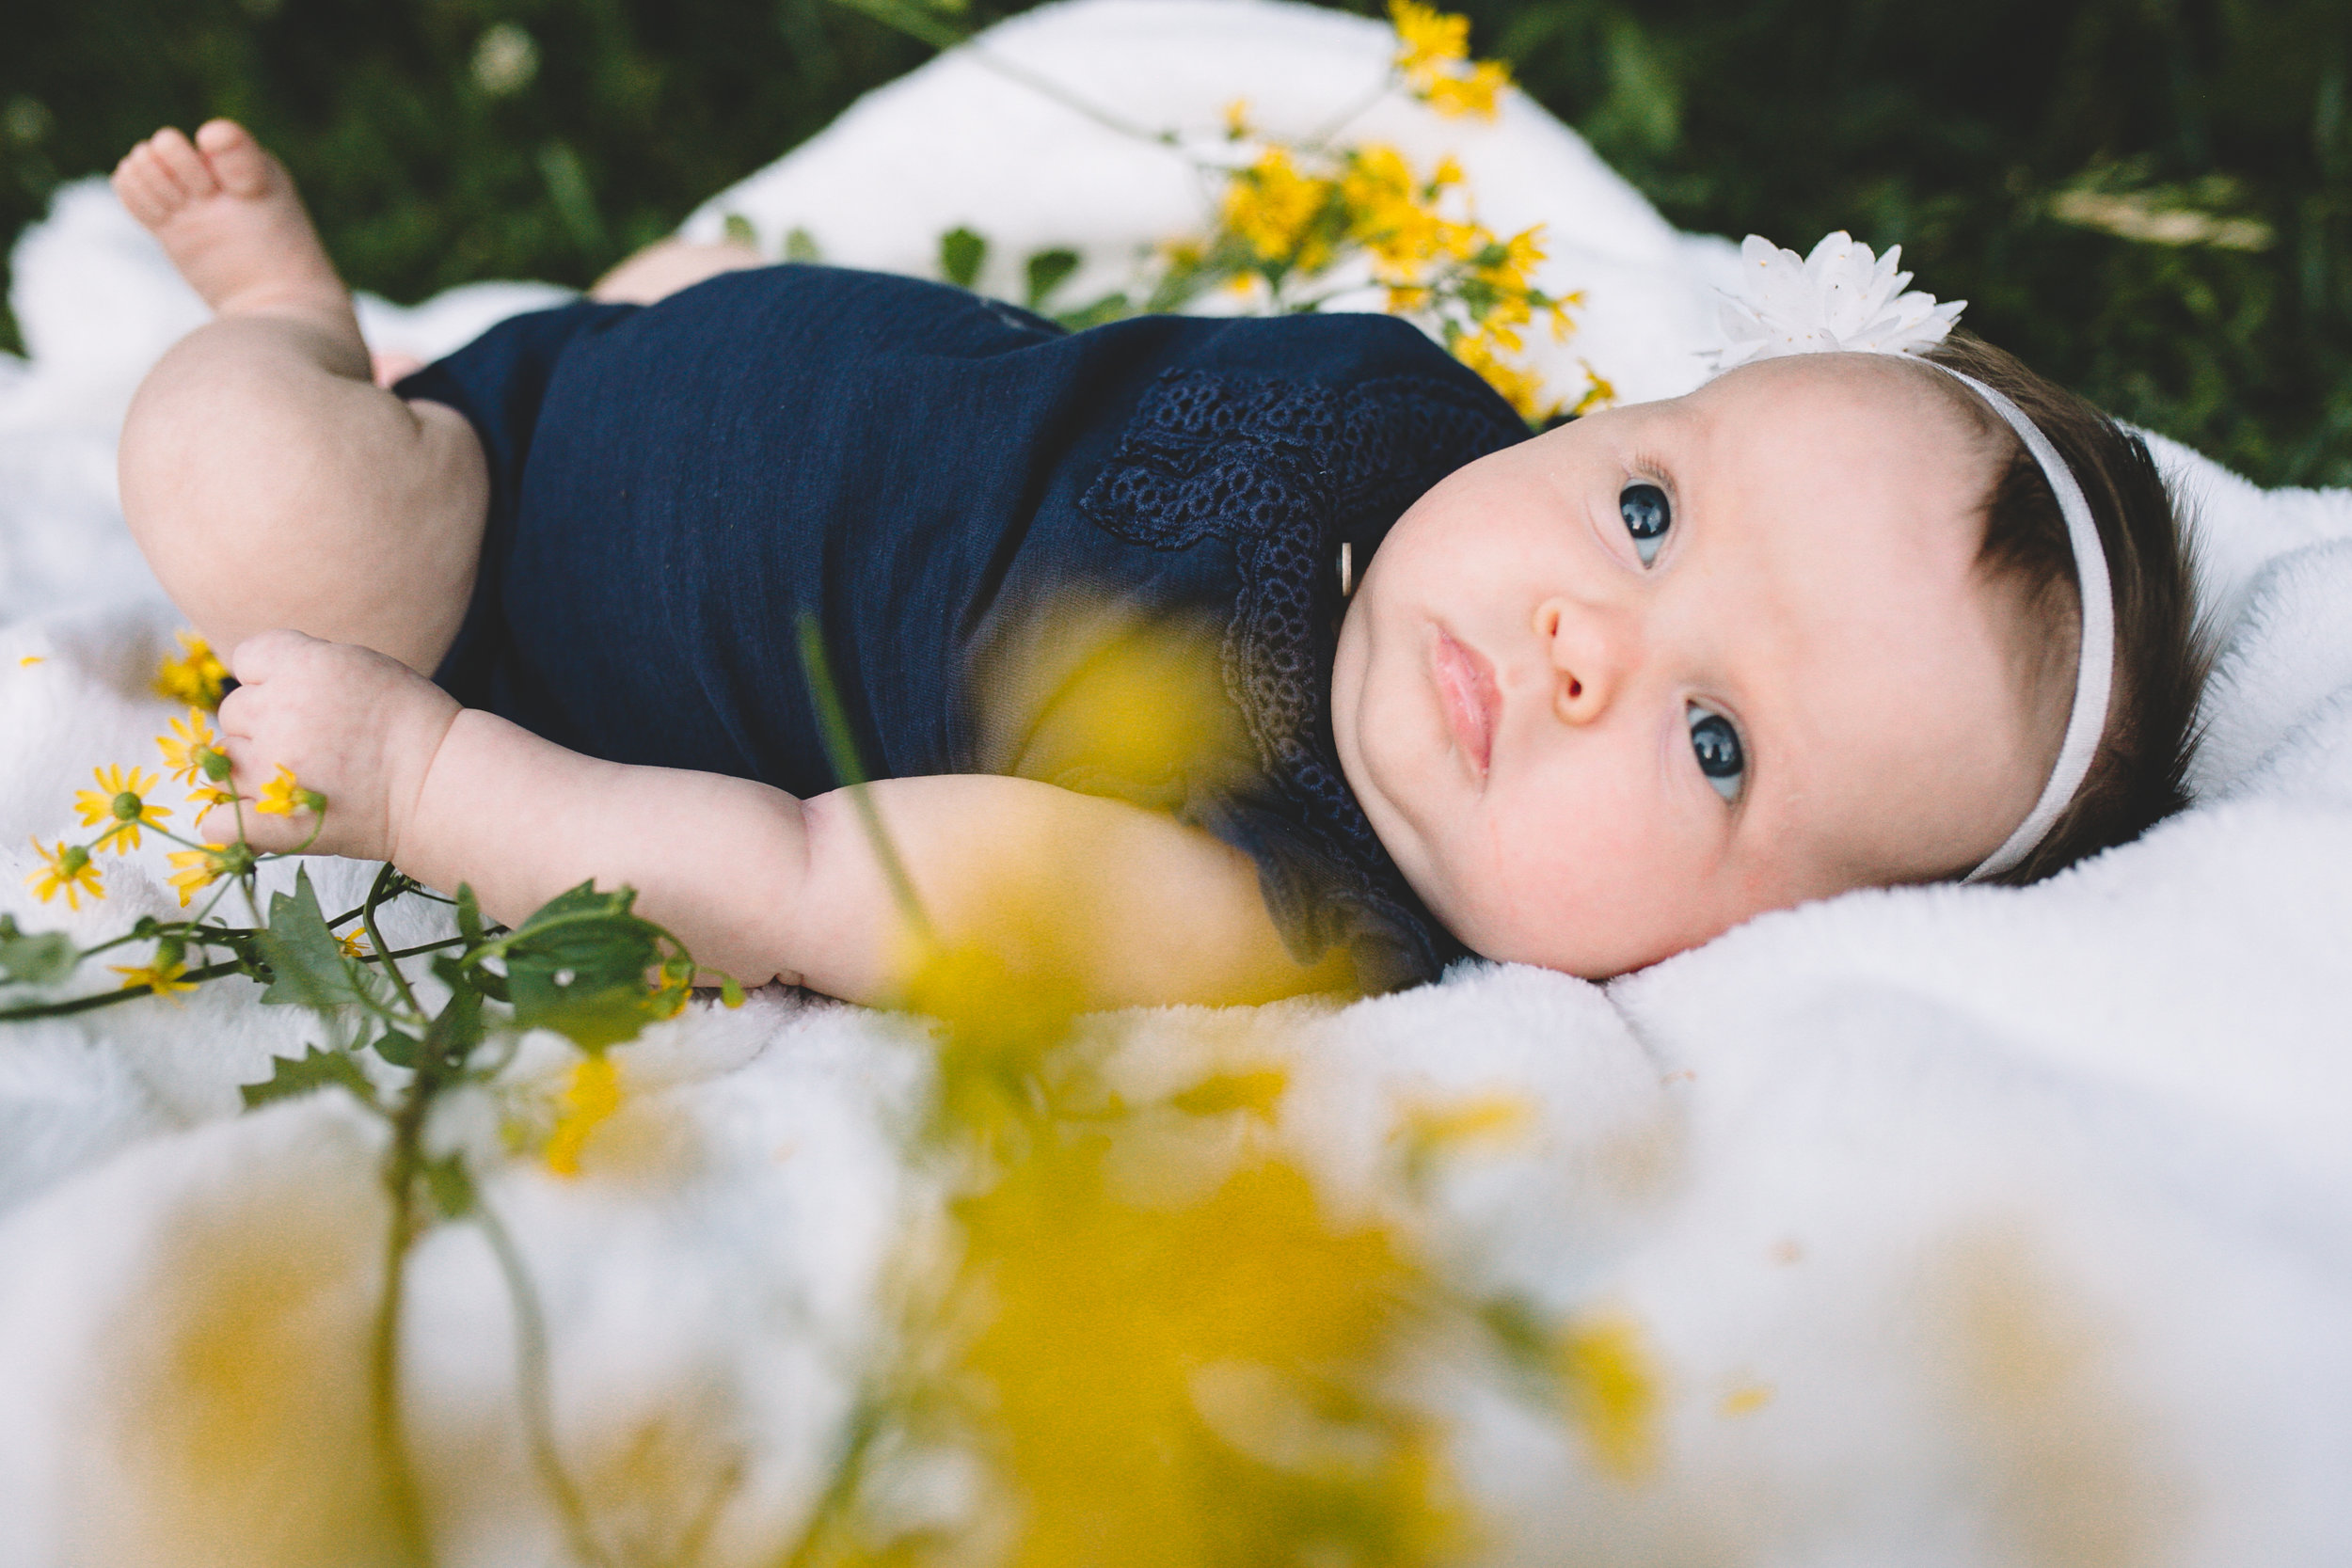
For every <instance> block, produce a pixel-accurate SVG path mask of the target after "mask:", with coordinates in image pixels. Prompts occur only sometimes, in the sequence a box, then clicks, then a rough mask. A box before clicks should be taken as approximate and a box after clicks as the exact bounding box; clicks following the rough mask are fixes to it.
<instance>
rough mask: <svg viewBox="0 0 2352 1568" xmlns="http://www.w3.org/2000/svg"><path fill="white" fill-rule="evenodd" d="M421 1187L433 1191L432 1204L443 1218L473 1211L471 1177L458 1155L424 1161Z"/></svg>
mask: <svg viewBox="0 0 2352 1568" xmlns="http://www.w3.org/2000/svg"><path fill="white" fill-rule="evenodd" d="M424 1190H425V1191H426V1192H428V1193H430V1194H432V1195H433V1206H434V1207H435V1208H437V1209H438V1210H439V1211H440V1212H441V1213H442V1215H443V1216H444V1217H446V1218H449V1219H453V1220H462V1219H464V1218H465V1217H466V1216H467V1215H468V1214H470V1213H472V1212H473V1206H474V1188H473V1177H472V1175H471V1174H470V1173H469V1172H468V1171H467V1169H466V1162H465V1160H464V1159H463V1157H461V1156H459V1155H455V1154H452V1155H449V1156H447V1157H445V1158H443V1159H439V1160H427V1161H425V1162H424Z"/></svg>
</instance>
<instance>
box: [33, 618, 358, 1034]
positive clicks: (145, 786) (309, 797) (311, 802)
mask: <svg viewBox="0 0 2352 1568" xmlns="http://www.w3.org/2000/svg"><path fill="white" fill-rule="evenodd" d="M180 647H181V655H180V657H177V658H167V659H165V660H164V661H163V663H162V665H161V666H160V667H159V668H158V669H157V670H156V672H155V689H156V690H157V691H158V692H160V693H162V694H163V695H165V696H168V697H173V698H176V699H178V700H181V701H183V702H186V703H187V704H189V708H188V712H187V716H186V717H185V718H182V719H174V720H172V721H171V724H170V728H169V730H168V731H167V733H165V734H163V735H159V736H156V737H155V749H156V751H157V752H158V753H160V754H161V756H162V758H163V764H164V770H165V773H166V775H167V776H168V777H169V778H170V779H171V780H172V782H173V783H175V784H182V785H184V786H186V787H187V789H188V794H189V800H191V802H192V803H193V804H194V805H195V806H196V807H197V809H198V810H199V812H201V811H202V810H203V809H205V808H207V807H210V806H217V805H229V804H231V803H233V802H235V801H237V800H241V799H243V797H240V796H238V795H237V794H235V793H234V792H233V791H232V790H230V789H229V788H228V787H226V786H227V784H228V783H229V778H230V773H231V772H232V771H233V769H232V768H231V767H230V761H229V756H228V753H227V752H223V751H222V750H221V748H220V737H219V736H217V735H216V734H215V733H214V730H213V726H212V721H211V720H210V718H209V717H207V714H208V711H209V710H210V709H212V708H215V707H217V706H218V705H220V688H221V683H222V682H223V681H224V680H226V679H227V678H228V671H227V670H225V669H223V668H222V667H221V662H220V660H219V659H217V658H215V657H213V651H212V649H211V648H209V647H207V646H206V645H205V643H204V640H203V639H202V638H200V637H196V636H193V635H191V634H189V633H187V632H182V633H181V634H180ZM91 779H92V782H93V783H95V784H97V786H98V787H97V788H95V789H85V790H81V791H78V792H76V794H75V795H74V797H73V809H74V811H75V812H77V813H78V814H79V815H80V816H81V820H82V826H83V827H85V828H97V829H99V832H98V835H97V836H96V837H95V838H93V839H91V840H90V841H89V842H88V843H87V844H68V843H66V842H65V841H64V840H63V839H60V840H58V841H57V842H56V844H53V845H44V844H42V843H41V842H40V840H39V839H38V838H36V839H34V840H33V849H34V852H35V853H37V854H39V855H40V860H41V863H40V866H39V868H37V869H36V870H35V871H34V872H33V873H32V875H30V876H28V877H27V878H25V879H24V880H25V885H26V886H28V887H30V888H31V889H32V890H33V895H34V896H35V897H37V898H39V899H40V901H41V902H42V903H44V904H45V903H47V902H49V900H51V899H52V898H55V897H56V895H58V894H60V893H62V894H64V895H65V901H66V907H67V908H69V909H72V910H79V909H80V908H81V907H82V897H83V895H85V894H87V895H88V896H89V897H91V898H93V899H98V898H103V897H105V896H106V889H105V884H104V882H103V879H101V878H100V876H99V872H98V867H97V865H96V863H94V862H93V861H92V860H91V858H90V857H91V856H92V855H94V854H96V853H97V852H98V851H99V850H101V849H103V848H106V847H110V846H111V847H113V849H114V851H115V853H117V854H119V855H120V854H128V853H130V852H131V851H132V850H134V849H136V848H137V847H139V845H140V842H141V840H140V836H139V835H140V832H141V831H142V830H144V829H149V828H152V829H153V830H154V831H155V832H158V833H160V834H162V835H163V836H164V837H165V838H167V839H170V840H171V841H172V842H173V843H175V844H180V845H184V846H186V847H184V848H182V849H178V850H175V851H173V852H172V853H171V855H170V856H169V857H168V858H169V860H170V862H171V864H172V867H173V869H172V873H171V885H172V886H173V888H175V889H177V890H178V892H179V895H180V906H181V908H183V909H185V908H186V907H187V905H188V902H189V900H190V899H191V898H192V897H194V896H195V895H196V894H197V893H198V892H199V891H201V890H202V889H204V888H207V887H210V886H212V884H213V883H215V882H217V881H220V880H222V879H225V878H232V877H242V876H244V875H245V874H246V873H247V872H249V871H251V870H252V869H253V868H254V866H255V865H256V864H257V863H259V857H257V856H256V855H255V853H254V852H253V850H252V849H251V848H250V847H248V846H246V844H245V843H244V842H243V839H242V837H240V839H239V841H238V842H236V843H233V844H211V843H207V844H198V843H196V842H194V841H192V840H189V839H184V838H182V837H180V835H179V834H177V833H175V832H172V831H171V830H170V829H168V828H167V827H165V826H164V821H163V819H164V818H165V817H167V816H171V814H172V809H171V808H170V807H169V806H159V805H157V804H156V803H155V802H154V801H153V800H151V799H150V798H149V797H150V796H151V794H152V793H153V791H154V789H155V786H156V784H158V783H159V782H160V781H159V780H158V778H157V777H156V775H154V774H152V773H150V772H149V771H147V770H146V769H145V768H127V769H126V768H120V767H118V766H114V765H108V766H106V767H103V768H93V769H92V770H91ZM253 809H254V810H256V811H259V812H265V813H269V814H272V815H276V816H293V815H294V814H295V813H296V812H309V813H311V814H313V815H323V814H324V813H325V812H326V796H324V795H321V794H320V793H319V792H318V791H316V790H314V789H306V788H304V787H303V785H302V783H301V781H300V780H298V779H296V778H295V777H294V772H293V770H292V769H290V768H284V767H280V768H278V775H277V777H275V778H273V779H272V780H270V782H269V783H268V784H264V785H262V792H261V794H260V796H259V797H258V798H257V799H255V800H254V803H253ZM170 968H171V965H170V964H169V963H167V962H164V961H162V960H158V962H157V963H155V964H153V965H151V966H149V967H147V968H144V969H140V970H137V971H136V972H134V971H131V970H118V971H117V973H118V974H125V975H132V974H134V973H135V978H128V979H125V980H124V982H123V984H124V985H126V986H133V985H144V986H148V987H151V989H153V990H155V991H157V992H158V993H168V992H170V991H172V990H185V989H187V988H186V987H185V986H184V985H182V984H179V983H178V972H177V971H174V972H173V973H171V974H166V973H165V971H166V970H168V969H170Z"/></svg>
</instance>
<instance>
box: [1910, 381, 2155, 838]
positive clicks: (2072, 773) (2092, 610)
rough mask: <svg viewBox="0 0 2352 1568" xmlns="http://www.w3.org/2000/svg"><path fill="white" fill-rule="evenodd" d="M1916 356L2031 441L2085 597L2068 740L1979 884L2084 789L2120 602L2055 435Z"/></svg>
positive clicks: (2111, 676)
mask: <svg viewBox="0 0 2352 1568" xmlns="http://www.w3.org/2000/svg"><path fill="white" fill-rule="evenodd" d="M1919 362H1920V363H1921V364H1923V365H1934V366H1935V368H1936V369H1937V370H1939V371H1942V372H1944V373H1945V374H1946V375H1948V376H1950V377H1951V378H1952V379H1953V380H1955V381H1958V382H1961V383H1962V384H1963V385H1964V386H1966V387H1967V388H1969V389H1970V390H1971V391H1973V392H1975V393H1976V394H1977V396H1979V397H1980V398H1982V399H1983V400H1984V401H1985V402H1986V403H1987V404H1990V405H1991V407H1992V409H1993V412H1994V413H1995V414H1998V415H1999V416H2000V417H2001V418H2002V420H2005V421H2006V422H2007V423H2008V425H2009V427H2010V429H2011V430H2013V431H2015V432H2016V433H2017V438H2018V439H2019V440H2020V441H2023V442H2025V443H2026V451H2029V452H2031V453H2033V460H2034V461H2035V462H2036V463H2038V464H2040V465H2041V467H2042V478H2043V479H2045V480H2047V481H2049V483H2050V489H2051V492H2052V493H2053V494H2054V495H2056V496H2057V497H2058V512H2059V514H2060V515H2062V516H2064V517H2065V519H2066V539H2067V543H2068V544H2070V545H2071V546H2074V586H2075V592H2076V594H2078V595H2079V596H2080V598H2081V599H2082V613H2083V631H2082V649H2081V655H2080V657H2079V658H2078V659H2077V660H2076V663H2075V666H2074V707H2073V709H2072V710H2071V711H2070V712H2069V713H2068V714H2067V716H2066V738H2065V739H2064V740H2063V741H2061V742H2060V743H2059V744H2058V761H2057V763H2056V764H2054V765H2053V766H2052V767H2051V768H2050V777H2049V782H2047V783H2046V784H2043V785H2042V798H2041V799H2040V800H2036V801H2035V802H2034V803H2033V810H2031V811H2029V812H2027V813H2026V819H2025V820H2024V821H2023V822H2020V823H2019V824H2017V831H2016V832H2013V833H2011V834H2010V835H2009V837H2008V838H2007V839H2006V840H2005V841H2003V843H2002V845H2001V847H1999V848H1998V849H1995V850H1994V851H1993V853H1991V854H1990V855H1987V856H1986V857H1985V858H1984V860H1983V861H1982V862H1981V863H1979V865H1978V866H1977V868H1976V869H1975V870H1974V871H1971V872H1970V873H1968V875H1967V876H1966V877H1964V878H1963V879H1962V880H1963V881H1969V882H1980V881H1983V880H1984V879H1987V878H1989V877H1997V876H1999V875H2001V873H2003V872H2004V871H2009V870H2012V869H2014V868H2015V867H2016V866H2017V865H2018V864H2019V863H2021V862H2023V861H2024V860H2025V858H2026V856H2027V855H2030V854H2032V853H2033V852H2034V851H2035V850H2036V849H2038V848H2040V847H2042V840H2043V839H2045V838H2047V837H2048V836H2049V835H2050V830H2051V829H2052V828H2053V827H2055V826H2057V824H2058V818H2059V817H2060V816H2064V815H2065V814H2066V808H2067V807H2069V806H2071V805H2073V804H2074V792H2075V791H2076V790H2078V789H2080V788H2081V787H2082V784H2083V780H2084V778H2085V777H2087V776H2088V775H2089V774H2090V762H2091V759H2092V758H2093V757H2094V756H2096V755H2097V754H2098V752H2099V737H2100V736H2101V735H2103V734H2104V733H2105V732H2106V724H2107V698H2108V696H2109V694H2110V693H2111V692H2112V691H2113V689H2114V687H2115V600H2114V596H2113V594H2112V591H2111V590H2110V589H2109V587H2108V583H2107V554H2106V549H2105V547H2103V546H2101V545H2100V543H2099V528H2098V525H2097V524H2096V523H2094V522H2092V521H2091V517H2090V502H2089V501H2087V500H2085V499H2083V488H2082V486H2081V485H2080V484H2078V483H2075V482H2074V470H2073V469H2072V468H2070V467H2067V466H2066V460H2065V459H2064V458H2062V457H2060V456H2059V455H2058V449H2057V448H2056V447H2054V446H2052V445H2050V438H2049V437H2048V436H2044V435H2042V431H2041V429H2040V428H2039V427H2038V426H2036V425H2035V423H2034V422H2033V420H2029V419H2027V418H2026V411H2025V410H2024V409H2022V408H2020V407H2018V406H2017V404H2014V403H2011V402H2010V400H2009V399H2008V398H2006V397H2004V396H2003V395H2002V394H2000V393H1999V392H1996V391H1994V389H1993V388H1990V387H1988V386H1986V385H1985V384H1984V383H1983V382H1981V381H1979V380H1978V379H1977V378H1976V377H1975V376H1973V375H1963V374H1962V373H1961V372H1958V371H1956V370H1954V369H1952V368H1951V367H1950V366H1949V365H1938V364H1936V362H1935V361H1934V360H1932V359H1929V358H1925V357H1920V359H1919Z"/></svg>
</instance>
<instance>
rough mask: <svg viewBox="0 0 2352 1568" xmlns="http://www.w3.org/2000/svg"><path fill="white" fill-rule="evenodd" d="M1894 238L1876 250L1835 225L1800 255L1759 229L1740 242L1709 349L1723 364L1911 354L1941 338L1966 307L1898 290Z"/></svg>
mask: <svg viewBox="0 0 2352 1568" xmlns="http://www.w3.org/2000/svg"><path fill="white" fill-rule="evenodd" d="M1902 253H1903V247H1902V246H1901V245H1889V246H1887V248H1886V254H1885V255H1884V256H1883V257H1876V256H1872V255H1871V254H1870V247H1869V246H1868V245H1864V244H1862V243H1861V242H1860V241H1859V240H1856V239H1854V238H1853V237H1852V236H1851V235H1850V234H1848V233H1847V232H1846V231H1845V230H1842V229H1840V230H1837V232H1836V233H1835V234H1824V235H1823V236H1822V237H1821V242H1820V244H1819V245H1815V246H1814V247H1813V254H1812V255H1810V256H1804V257H1800V256H1799V255H1798V254H1797V253H1796V252H1795V251H1793V250H1783V249H1781V248H1780V247H1779V246H1778V245H1774V244H1772V241H1770V240H1768V239H1765V238H1764V237H1763V236H1761V235H1759V234H1750V235H1749V236H1748V237H1747V239H1746V241H1745V242H1744V243H1742V244H1741V245H1740V284H1741V293H1740V294H1739V295H1732V294H1725V295H1724V297H1723V308H1722V315H1721V325H1722V328H1723V335H1724V341H1723V344H1722V346H1721V347H1719V348H1716V349H1714V350H1712V351H1711V353H1712V357H1713V360H1714V368H1715V369H1716V370H1717V371H1718V372H1721V371H1727V370H1730V369H1731V368H1733V367H1734V366H1736V365H1745V364H1748V363H1750V362H1752V361H1754V360H1757V359H1773V358H1777V357H1779V356H1781V355H1784V354H1918V353H1921V352H1923V351H1924V350H1927V349H1931V348H1933V347H1934V346H1935V345H1936V344H1938V343H1940V342H1942V341H1944V334H1945V333H1947V332H1949V331H1950V330H1951V329H1952V323H1954V322H1955V321H1958V320H1959V319H1960V313H1961V311H1962V310H1963V309H1965V308H1966V307H1967V304H1968V302H1967V301H1966V300H1964V299H1954V300H1947V301H1946V302H1945V303H1944V304H1941V305H1938V304H1937V303H1936V302H1935V296H1934V295H1933V294H1930V293H1920V292H1919V291H1918V290H1916V289H1914V290H1912V291H1911V292H1910V293H1904V292H1903V285H1904V284H1906V283H1909V282H1910V281H1911V274H1909V273H1907V272H1897V271H1896V270H1895V263H1896V262H1897V261H1899V260H1900V259H1901V257H1902Z"/></svg>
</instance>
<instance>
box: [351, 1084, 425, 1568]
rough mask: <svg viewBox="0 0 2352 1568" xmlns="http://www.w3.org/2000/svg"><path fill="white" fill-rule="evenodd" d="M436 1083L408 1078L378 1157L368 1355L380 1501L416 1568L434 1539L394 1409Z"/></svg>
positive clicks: (397, 1403) (397, 1400) (398, 1412)
mask: <svg viewBox="0 0 2352 1568" xmlns="http://www.w3.org/2000/svg"><path fill="white" fill-rule="evenodd" d="M439 1086H440V1077H439V1074H438V1073H436V1072H434V1071H432V1070H431V1069H430V1068H427V1069H423V1070H421V1071H419V1072H418V1074H417V1076H416V1077H415V1078H413V1079H411V1080H410V1081H409V1085H408V1093H407V1096H406V1098H405V1100H403V1101H402V1102H401V1106H400V1111H399V1114H398V1115H396V1116H395V1117H393V1119H392V1145H391V1148H389V1150H387V1151H386V1154H385V1160H384V1189H385V1193H386V1196H389V1198H390V1199H391V1208H392V1213H391V1224H390V1225H389V1227H387V1228H386V1230H385V1234H384V1290H383V1293H382V1295H380V1296H379V1297H378V1298H377V1299H376V1304H375V1334H374V1340H373V1345H372V1346H371V1348H370V1354H369V1358H368V1391H369V1402H370V1408H371V1410H372V1411H373V1417H374V1423H373V1424H374V1429H375V1451H376V1458H377V1462H378V1463H379V1464H380V1465H381V1466H382V1468H383V1476H384V1500H385V1503H386V1505H387V1506H388V1507H389V1509H390V1510H391V1513H392V1525H393V1528H394V1529H395V1530H396V1531H397V1532H398V1534H399V1537H400V1544H401V1550H402V1553H403V1555H404V1556H405V1559H406V1560H408V1561H409V1562H411V1563H414V1564H417V1565H418V1568H431V1564H432V1561H433V1544H432V1538H431V1537H430V1536H429V1535H428V1534H427V1533H426V1531H425V1525H424V1507H423V1503H422V1501H421V1498H420V1497H418V1494H417V1477H416V1472H415V1470H414V1469H413V1468H412V1467H411V1466H410V1465H409V1462H408V1438H407V1433H406V1432H405V1423H404V1422H403V1421H402V1419H401V1410H400V1322H401V1307H402V1306H403V1304H404V1301H405V1297H406V1295H407V1283H408V1243H409V1242H410V1241H411V1240H412V1237H411V1235H410V1230H411V1227H412V1226H413V1223H414V1220H415V1213H416V1196H417V1175H418V1164H419V1158H418V1146H419V1141H420V1139H421V1135H422V1132H423V1129H424V1116H425V1112H426V1111H427V1110H429V1109H431V1107H432V1103H433V1097H434V1095H435V1093H436V1092H437V1090H438V1088H439Z"/></svg>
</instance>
